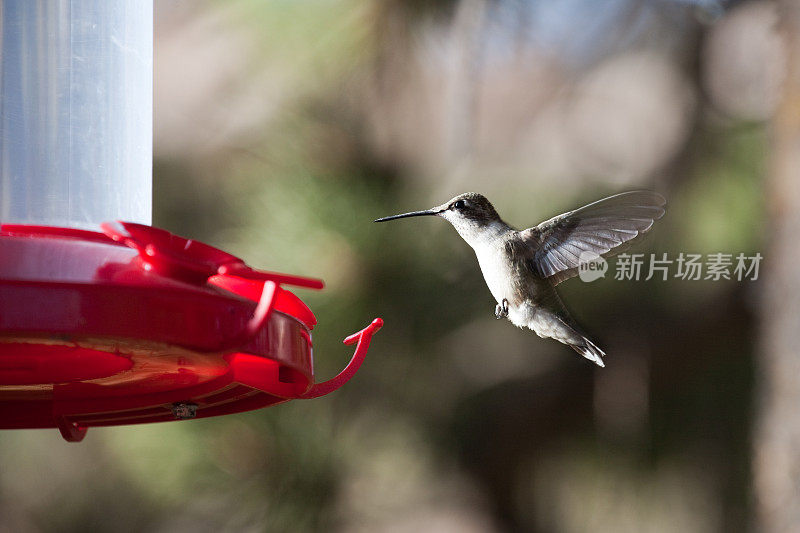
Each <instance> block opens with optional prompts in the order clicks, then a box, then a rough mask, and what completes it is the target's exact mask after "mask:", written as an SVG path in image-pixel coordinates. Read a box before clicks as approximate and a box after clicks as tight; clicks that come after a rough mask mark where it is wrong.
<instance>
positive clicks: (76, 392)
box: [0, 0, 383, 441]
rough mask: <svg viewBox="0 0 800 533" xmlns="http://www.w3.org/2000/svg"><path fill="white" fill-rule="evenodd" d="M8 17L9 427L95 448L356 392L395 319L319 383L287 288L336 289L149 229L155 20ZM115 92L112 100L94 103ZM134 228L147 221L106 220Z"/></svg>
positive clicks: (0, 245) (0, 416) (305, 315)
mask: <svg viewBox="0 0 800 533" xmlns="http://www.w3.org/2000/svg"><path fill="white" fill-rule="evenodd" d="M1 16H2V17H3V21H2V24H3V26H2V27H4V28H7V29H8V31H6V32H5V34H4V38H3V57H4V61H3V63H2V69H3V72H2V78H0V79H2V80H3V82H2V92H0V98H2V101H3V107H2V113H3V116H2V122H1V123H0V139H2V142H3V146H2V149H0V159H1V161H0V162H2V164H3V165H2V167H0V168H4V169H10V170H9V172H8V173H6V172H3V174H2V175H0V190H2V191H4V192H6V191H10V201H8V198H5V199H0V200H4V201H2V202H0V222H2V225H0V429H12V428H47V427H57V428H59V429H60V430H61V433H62V435H63V436H64V438H65V439H67V440H69V441H79V440H81V439H82V438H83V436H84V434H85V432H86V428H88V427H91V426H112V425H120V424H137V423H145V422H160V421H167V420H180V419H187V418H203V417H209V416H217V415H222V414H229V413H236V412H241V411H248V410H252V409H258V408H261V407H266V406H270V405H274V404H277V403H280V402H284V401H287V400H291V399H299V398H314V397H318V396H322V395H324V394H327V393H329V392H332V391H333V390H336V389H337V388H338V387H340V386H341V385H342V384H344V383H345V382H346V381H347V380H349V379H350V378H351V377H352V376H353V375H354V374H355V372H356V371H357V370H358V368H359V366H360V364H361V362H362V361H363V359H364V356H365V355H366V351H367V349H368V347H369V342H370V338H371V336H372V334H373V333H375V331H377V330H378V329H379V328H380V327H381V326H382V324H383V322H382V321H381V319H375V320H374V321H372V323H371V324H369V325H368V326H367V327H366V328H364V329H363V330H361V331H359V332H358V333H356V334H354V335H351V336H350V337H347V338H346V339H345V343H346V344H356V349H355V353H354V355H353V357H352V359H351V361H350V363H349V364H348V365H347V367H346V368H345V369H344V370H343V371H342V372H341V373H340V374H339V375H338V376H336V377H335V378H333V379H331V380H329V381H325V382H322V383H316V382H315V376H314V369H313V359H312V336H311V332H312V330H313V328H314V326H315V324H316V318H315V317H314V314H313V313H312V312H311V310H310V309H309V308H308V307H307V306H306V305H305V304H304V303H303V302H302V301H301V300H300V299H299V298H297V297H296V296H295V295H294V294H293V293H291V292H289V291H288V290H286V289H284V288H283V286H284V285H287V286H299V287H305V288H312V289H321V288H322V282H321V281H319V280H315V279H310V278H304V277H299V276H293V275H288V274H278V273H274V272H264V271H258V270H254V269H252V268H250V267H248V266H247V265H246V264H245V263H244V262H243V261H242V260H241V259H239V258H237V257H235V256H232V255H230V254H228V253H225V252H223V251H222V250H219V249H216V248H214V247H211V246H208V245H206V244H203V243H201V242H198V241H194V240H189V239H185V238H182V237H179V236H176V235H173V234H171V233H169V232H166V231H164V230H160V229H157V228H153V227H151V226H149V225H148V224H149V222H150V202H149V196H150V191H151V186H150V158H151V152H150V146H151V139H152V137H151V135H152V133H151V132H152V123H151V110H152V100H151V98H152V97H151V94H152V4H151V3H150V2H143V1H139V0H137V1H128V0H115V1H106V0H88V1H84V2H81V3H80V7H79V8H76V9H72V10H65V11H63V12H61V11H60V10H59V9H58V8H48V7H42V4H40V3H33V2H26V1H22V0H18V1H14V0H12V1H10V2H6V3H5V4H4V9H3V10H2V15H1ZM56 21H58V22H60V23H59V24H56V23H55V22H56ZM65 22H66V23H65ZM42 28H50V29H52V28H57V29H56V30H55V31H56V33H55V35H50V37H49V38H48V42H47V43H41V42H37V41H34V40H32V39H33V38H35V37H36V36H37V35H42V32H40V31H38V30H41V29H42ZM37 31H38V33H37ZM50 33H51V34H52V31H50ZM45 34H47V33H46V32H45ZM32 36H33V37H32ZM120 42H121V43H123V44H124V46H119V44H118V43H120ZM82 43H83V44H82ZM112 43H116V44H112ZM82 47H83V48H82ZM59 50H61V51H63V50H72V53H73V55H72V56H70V54H59ZM74 54H79V55H80V56H81V57H82V58H83V59H86V57H89V58H90V59H93V61H88V62H87V61H83V60H82V61H74V60H73V58H74V57H75V56H74ZM143 58H144V59H146V60H147V61H144V64H143V62H142V59H143ZM59 61H61V62H63V63H64V64H60V63H59ZM42 64H45V65H55V68H53V69H52V70H50V68H49V67H48V69H45V70H41V69H40V68H39V66H38V65H42ZM87 65H88V66H87ZM23 74H24V75H23ZM12 75H13V76H12ZM121 80H126V83H127V84H128V85H125V84H122V83H117V82H121ZM131 80H132V81H131ZM98 90H99V91H101V92H103V93H104V94H106V95H107V98H104V99H101V101H98V100H97V99H92V98H90V97H89V95H90V94H93V93H94V92H96V91H98ZM53 93H55V94H67V95H68V98H66V99H64V100H63V101H61V100H59V99H56V100H53V99H52V98H49V95H50V94H53ZM133 104H135V105H133ZM11 114H15V116H21V117H22V121H19V120H16V121H10V120H8V116H11ZM7 115H8V116H7ZM111 116H113V117H114V118H113V120H111V119H109V117H111ZM102 119H105V120H102ZM52 132H56V134H55V135H53V134H52ZM89 132H91V133H89ZM98 135H99V136H98ZM123 154H127V155H130V157H123ZM142 158H145V159H146V162H145V163H144V164H142ZM98 168H99V169H104V172H103V176H97V175H96V174H97V171H96V169H98ZM87 169H88V170H87ZM18 176H23V177H24V179H17V177H18ZM62 195H66V196H62ZM67 199H68V200H67ZM118 218H127V219H130V220H135V221H136V222H110V223H109V222H104V221H107V220H114V219H118ZM96 229H100V231H95V230H96Z"/></svg>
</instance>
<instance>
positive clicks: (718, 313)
mask: <svg viewBox="0 0 800 533" xmlns="http://www.w3.org/2000/svg"><path fill="white" fill-rule="evenodd" d="M155 7H156V19H155V25H156V26H155V27H156V41H155V63H156V65H155V147H154V152H155V162H154V191H155V192H154V225H156V226H160V227H163V228H166V229H168V230H170V231H172V232H175V233H178V234H180V235H184V236H188V237H192V238H196V239H200V240H202V241H205V242H208V243H210V244H212V245H214V246H217V247H220V248H223V249H225V250H227V251H230V252H231V253H233V254H235V255H238V256H240V257H242V258H244V259H245V260H246V261H247V262H248V263H249V264H251V265H253V266H255V267H258V268H263V269H269V270H277V271H286V272H292V273H297V274H304V275H309V276H315V277H321V278H323V279H325V281H326V283H327V287H326V289H325V290H324V291H322V292H319V293H315V292H311V291H304V290H302V289H300V290H298V291H296V292H297V294H298V295H299V296H300V297H301V298H303V299H304V300H305V301H306V302H307V303H309V305H310V306H311V307H312V308H313V309H314V310H315V312H316V315H317V317H318V319H319V326H318V327H317V328H316V329H315V331H314V338H315V339H314V340H315V347H316V353H315V364H316V370H317V376H318V380H323V379H327V378H328V377H330V376H332V375H334V374H335V373H336V372H338V371H339V370H340V369H341V368H342V367H343V366H344V365H345V364H346V362H347V361H348V360H349V357H350V355H351V353H352V352H351V351H350V349H349V348H348V347H344V346H342V344H341V339H342V338H343V337H344V336H346V335H348V334H350V333H352V332H354V331H357V330H359V329H361V328H362V327H364V326H365V325H366V324H367V323H369V321H370V320H371V319H372V318H373V317H375V316H380V317H383V318H384V319H385V321H386V326H385V327H384V329H383V330H381V332H380V333H379V334H378V335H377V336H376V337H375V339H374V340H373V343H372V348H371V350H370V353H369V355H368V357H367V360H366V362H365V363H364V366H363V367H362V369H361V370H360V371H359V373H358V374H357V375H356V377H355V378H354V379H353V380H352V381H351V382H350V383H348V384H347V385H346V386H345V387H344V388H343V389H342V390H340V391H339V392H337V393H335V394H333V395H331V396H329V397H326V398H323V399H318V400H310V401H293V402H290V403H288V404H286V405H281V406H278V407H274V408H270V409H266V410H261V411H256V412H251V413H246V414H241V415H235V416H227V417H223V418H219V419H207V420H198V421H192V422H184V423H170V424H156V425H145V426H138V427H137V426H132V427H122V428H109V429H94V430H92V431H91V432H89V434H88V436H87V438H86V439H85V441H84V442H83V443H81V444H78V445H73V444H67V443H65V442H63V441H62V440H61V437H60V436H59V434H58V432H56V431H54V430H49V431H6V432H3V433H2V434H0V464H2V465H3V467H2V471H0V517H2V518H0V531H14V532H25V531H86V530H93V531H115V532H118V531H193V532H194V531H268V532H272V531H275V532H298V533H302V532H316V531H342V532H374V531H381V532H383V531H385V532H398V533H404V532H417V531H430V532H454V533H456V532H458V533H460V532H466V533H471V532H506V531H509V532H516V531H525V532H527V531H531V532H582V531H589V530H591V531H602V532H612V531H613V532H619V531H636V532H662V531H664V532H667V531H682V532H684V533H686V532H706V531H708V532H717V531H719V532H722V531H725V532H728V531H750V530H752V531H787V532H788V531H798V530H800V485H798V483H800V482H798V479H800V414H798V413H800V409H798V408H799V407H800V358H798V357H797V354H796V349H795V347H796V346H797V345H798V342H800V337H798V336H800V328H798V326H800V303H798V302H800V276H798V274H797V272H796V264H797V263H796V262H794V263H793V260H794V259H796V256H797V254H798V252H797V251H795V248H796V247H795V246H794V243H795V242H796V235H798V233H799V232H800V221H799V220H798V216H800V215H798V213H800V176H797V175H796V174H798V173H800V68H798V67H800V37H799V36H800V7H799V6H798V5H797V4H796V2H791V1H789V0H787V1H785V2H784V1H776V2H773V1H767V0H754V1H728V2H725V1H721V0H608V1H605V2H595V1H593V0H560V1H558V2H549V1H546V0H449V1H448V0H438V1H436V0H413V1H412V0H406V1H400V0H383V1H379V0H371V1H364V0H314V1H308V2H290V1H286V0H272V1H260V0H234V1H221V0H218V1H204V2H200V1H191V2H190V1H177V0H158V1H157V2H156V4H155ZM635 188H647V189H654V190H657V191H659V192H661V193H662V194H663V195H664V196H665V197H667V199H668V210H667V214H666V216H665V217H664V218H663V219H662V220H661V221H659V222H658V223H657V224H656V226H655V228H654V230H653V232H652V234H651V236H650V238H649V239H648V240H647V241H646V242H645V244H644V245H642V246H640V247H639V248H637V250H636V251H637V252H643V253H649V252H657V253H659V254H661V253H664V252H666V253H668V254H669V256H670V257H672V258H674V257H677V255H678V253H680V252H684V253H701V254H708V253H716V252H724V253H733V254H738V253H740V252H743V253H745V254H746V255H753V254H755V253H756V252H760V253H762V255H764V256H765V258H766V259H765V263H764V264H763V265H762V268H761V272H760V275H759V277H758V280H756V281H742V282H737V281H736V280H731V281H724V280H723V281H715V282H712V281H685V280H680V279H670V280H668V281H660V280H657V279H653V280H650V281H638V282H636V281H625V282H623V281H615V280H614V279H613V276H607V277H606V278H605V279H601V280H599V281H596V282H593V283H583V282H581V281H580V280H579V279H577V278H575V279H573V280H570V281H568V282H565V283H564V284H562V285H561V286H560V288H561V294H562V296H563V297H564V299H565V301H566V302H567V303H568V305H569V306H570V308H571V310H572V312H573V313H574V315H575V317H576V318H577V319H578V320H579V322H580V323H581V324H583V325H584V326H585V328H586V329H587V330H588V331H589V332H590V333H591V335H592V337H593V338H594V339H595V340H596V341H597V342H598V344H599V345H601V346H602V347H604V349H605V350H606V352H607V353H608V357H607V359H606V363H607V367H606V368H605V369H599V368H596V367H595V366H594V365H592V364H590V363H589V362H587V361H586V360H583V359H582V358H580V357H578V356H577V355H576V354H575V353H574V352H572V351H571V350H569V349H568V348H567V347H565V346H563V345H560V344H558V343H556V342H553V341H544V340H541V339H539V338H538V337H537V336H536V335H535V334H533V333H532V332H530V331H522V330H519V329H517V328H515V327H513V326H512V325H511V324H510V323H508V322H507V321H496V320H495V319H494V316H493V309H494V305H495V302H494V301H493V299H492V297H491V295H490V294H489V291H488V289H487V288H486V286H485V283H484V281H483V279H482V277H481V274H480V271H479V268H478V265H477V262H476V261H475V257H474V254H473V252H472V250H471V249H470V248H469V247H468V246H467V245H466V244H465V243H464V242H463V241H461V240H460V239H459V238H458V236H457V235H456V233H455V232H454V231H453V229H452V228H451V227H450V226H449V225H448V224H446V223H445V222H443V221H440V220H436V219H413V220H408V221H400V222H395V223H392V224H384V225H374V224H372V220H373V219H374V218H377V217H379V216H385V215H389V214H394V213H398V212H404V211H411V210H417V209H424V208H428V207H431V206H433V205H435V204H439V203H441V202H443V201H445V200H447V199H448V198H450V197H452V196H454V195H455V194H458V193H461V192H465V191H470V190H475V191H478V192H481V193H483V194H485V195H486V196H487V197H489V198H490V199H491V200H492V201H493V203H494V204H495V206H496V207H497V208H498V211H499V212H500V213H501V214H502V215H503V217H504V219H505V220H506V221H507V222H509V223H510V224H512V225H514V226H516V227H528V226H531V225H535V224H537V223H539V222H540V221H542V220H544V219H547V218H550V217H551V216H553V215H556V214H558V213H560V212H563V211H566V210H569V209H573V208H575V207H577V206H579V205H582V204H583V203H587V202H589V201H593V200H596V199H598V198H601V197H603V196H606V195H609V194H613V193H616V192H620V191H623V190H628V189H635ZM612 266H613V262H612ZM670 272H671V273H674V272H675V271H674V270H671V271H670Z"/></svg>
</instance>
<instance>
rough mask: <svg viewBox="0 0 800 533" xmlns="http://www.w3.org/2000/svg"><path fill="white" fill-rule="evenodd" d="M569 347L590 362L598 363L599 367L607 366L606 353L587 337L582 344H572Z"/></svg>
mask: <svg viewBox="0 0 800 533" xmlns="http://www.w3.org/2000/svg"><path fill="white" fill-rule="evenodd" d="M569 347H570V348H572V349H573V350H575V351H576V352H578V353H579V354H581V355H582V356H584V357H585V358H586V359H588V360H589V361H593V362H595V363H597V366H601V367H605V366H606V365H605V363H603V357H605V356H606V352H604V351H603V350H601V349H600V348H599V347H598V346H597V345H596V344H595V343H593V342H592V341H590V340H589V339H587V338H586V337H583V339H582V343H580V344H570V345H569Z"/></svg>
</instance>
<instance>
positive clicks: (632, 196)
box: [520, 191, 667, 283]
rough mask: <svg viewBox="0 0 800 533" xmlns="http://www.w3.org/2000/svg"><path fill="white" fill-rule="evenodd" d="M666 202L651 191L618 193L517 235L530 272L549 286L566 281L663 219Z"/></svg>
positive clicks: (613, 252) (618, 250)
mask: <svg viewBox="0 0 800 533" xmlns="http://www.w3.org/2000/svg"><path fill="white" fill-rule="evenodd" d="M666 203H667V202H666V200H664V197H663V196H661V195H660V194H658V193H655V192H651V191H631V192H624V193H621V194H616V195H614V196H609V197H608V198H603V199H602V200H598V201H597V202H593V203H591V204H589V205H585V206H583V207H581V208H579V209H576V210H574V211H570V212H569V213H564V214H563V215H558V216H557V217H553V218H551V219H550V220H546V221H544V222H542V223H541V224H539V225H538V226H536V227H533V228H528V229H526V230H523V231H521V232H520V236H521V237H522V239H523V241H524V242H525V244H526V248H527V249H528V250H529V251H530V252H529V253H530V254H531V257H530V260H529V264H530V267H531V269H532V270H533V271H534V272H536V273H537V274H538V275H539V276H541V277H542V278H548V279H550V280H551V281H552V282H553V283H560V282H562V281H564V280H565V279H569V278H571V277H573V276H575V275H576V274H577V273H578V266H579V264H580V263H581V262H585V261H587V260H591V259H592V258H593V256H594V257H595V258H596V257H597V256H603V257H608V256H610V255H613V254H615V253H618V252H620V251H621V248H620V247H621V246H622V245H623V244H630V243H631V242H632V241H634V240H635V239H636V238H637V237H639V236H640V235H642V234H643V233H645V232H646V231H647V230H649V229H650V227H651V226H652V225H653V222H655V221H656V220H658V219H659V218H661V217H662V216H663V215H664V206H665V205H666ZM582 254H583V255H582Z"/></svg>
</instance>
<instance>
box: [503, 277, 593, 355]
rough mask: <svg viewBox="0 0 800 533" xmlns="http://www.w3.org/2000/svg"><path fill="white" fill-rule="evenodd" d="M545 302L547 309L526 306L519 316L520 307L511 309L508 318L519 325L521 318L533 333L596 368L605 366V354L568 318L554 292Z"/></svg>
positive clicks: (552, 291)
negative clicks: (553, 340) (565, 347)
mask: <svg viewBox="0 0 800 533" xmlns="http://www.w3.org/2000/svg"><path fill="white" fill-rule="evenodd" d="M547 302H548V307H545V306H538V307H533V306H528V307H527V308H523V309H525V310H527V313H524V312H523V314H519V312H520V307H516V308H512V309H511V314H509V318H510V319H511V321H512V322H513V323H514V324H517V325H521V324H522V323H521V322H519V319H520V317H523V318H524V320H525V321H526V322H525V323H524V325H526V326H527V327H528V328H530V329H532V330H533V331H535V332H536V334H537V335H539V336H540V337H543V338H549V339H555V340H557V341H558V342H560V343H563V344H566V345H567V346H569V347H570V348H572V349H573V350H575V351H576V352H578V353H579V354H581V355H582V356H584V357H585V358H586V359H588V360H589V361H593V362H594V363H596V364H597V365H598V366H605V364H603V357H605V355H606V353H605V352H604V351H603V350H601V349H600V348H599V347H598V346H597V345H596V344H595V343H593V342H592V341H591V340H589V337H587V336H586V335H585V334H584V333H583V332H582V331H581V328H580V326H578V324H577V323H576V322H575V321H574V320H573V319H572V317H570V316H569V313H568V312H567V310H566V309H565V308H564V304H563V303H561V299H560V298H559V297H558V294H557V293H556V291H555V290H551V293H550V295H549V299H548V300H547Z"/></svg>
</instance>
